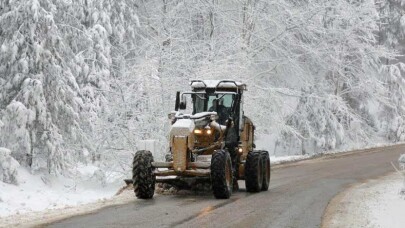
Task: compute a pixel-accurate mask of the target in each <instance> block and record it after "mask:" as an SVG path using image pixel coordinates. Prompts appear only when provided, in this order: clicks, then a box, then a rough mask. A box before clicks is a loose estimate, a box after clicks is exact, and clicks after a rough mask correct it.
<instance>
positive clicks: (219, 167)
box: [211, 150, 233, 199]
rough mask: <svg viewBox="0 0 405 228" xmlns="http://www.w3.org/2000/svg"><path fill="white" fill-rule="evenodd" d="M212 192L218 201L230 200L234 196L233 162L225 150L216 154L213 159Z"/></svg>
mask: <svg viewBox="0 0 405 228" xmlns="http://www.w3.org/2000/svg"><path fill="white" fill-rule="evenodd" d="M211 184H212V191H213V193H214V196H215V198H217V199H229V197H231V195H232V185H233V176H232V161H231V156H230V155H229V153H228V152H227V151H225V150H218V151H216V152H214V154H213V155H212V159H211Z"/></svg>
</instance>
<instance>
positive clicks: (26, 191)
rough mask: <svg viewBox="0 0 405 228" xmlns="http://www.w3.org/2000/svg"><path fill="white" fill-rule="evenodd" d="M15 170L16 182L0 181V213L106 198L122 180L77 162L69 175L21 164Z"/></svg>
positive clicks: (111, 195)
mask: <svg viewBox="0 0 405 228" xmlns="http://www.w3.org/2000/svg"><path fill="white" fill-rule="evenodd" d="M17 171H18V174H19V176H18V182H19V184H18V186H17V185H13V184H7V183H4V182H0V189H1V191H0V217H3V216H10V215H15V214H25V213H28V212H35V211H43V210H47V209H57V208H63V207H66V206H78V205H82V204H87V203H90V202H95V201H98V200H104V199H108V198H111V197H113V196H114V195H115V194H116V192H117V191H118V189H119V188H120V187H121V186H122V184H121V182H122V180H120V181H118V180H117V179H116V178H114V179H111V178H109V177H110V176H113V175H112V174H110V173H105V172H103V171H101V170H100V169H99V168H98V167H96V166H93V165H84V164H78V165H77V166H76V167H74V168H72V170H70V173H73V174H72V175H71V177H63V176H57V177H55V176H51V175H47V174H43V175H32V174H31V173H30V172H29V171H28V170H27V169H26V168H24V167H19V168H18V169H17ZM0 223H1V222H0Z"/></svg>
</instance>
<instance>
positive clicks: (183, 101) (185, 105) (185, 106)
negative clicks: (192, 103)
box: [179, 99, 187, 110]
mask: <svg viewBox="0 0 405 228" xmlns="http://www.w3.org/2000/svg"><path fill="white" fill-rule="evenodd" d="M179 107H180V109H181V110H184V109H186V108H187V100H186V99H184V100H182V101H180V106H179Z"/></svg>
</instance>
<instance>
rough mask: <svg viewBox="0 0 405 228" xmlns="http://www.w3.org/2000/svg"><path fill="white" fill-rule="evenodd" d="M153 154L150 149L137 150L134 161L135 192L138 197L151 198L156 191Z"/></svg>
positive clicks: (133, 178)
mask: <svg viewBox="0 0 405 228" xmlns="http://www.w3.org/2000/svg"><path fill="white" fill-rule="evenodd" d="M152 162H153V155H152V153H151V152H150V151H147V150H140V151H137V152H136V154H135V156H134V160H133V163H132V180H133V185H134V192H135V195H136V197H137V198H138V199H151V198H152V197H153V194H154V193H155V182H156V179H155V176H154V175H153V171H154V168H153V167H152Z"/></svg>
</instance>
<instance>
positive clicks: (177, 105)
mask: <svg viewBox="0 0 405 228" xmlns="http://www.w3.org/2000/svg"><path fill="white" fill-rule="evenodd" d="M179 107H180V91H177V92H176V105H175V106H174V110H175V111H179Z"/></svg>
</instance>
